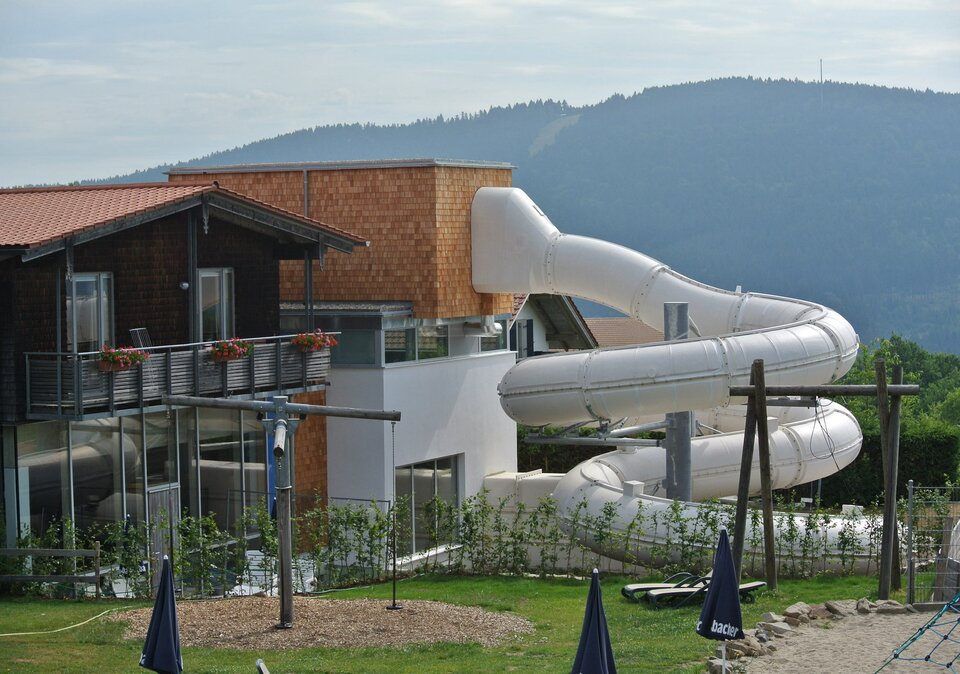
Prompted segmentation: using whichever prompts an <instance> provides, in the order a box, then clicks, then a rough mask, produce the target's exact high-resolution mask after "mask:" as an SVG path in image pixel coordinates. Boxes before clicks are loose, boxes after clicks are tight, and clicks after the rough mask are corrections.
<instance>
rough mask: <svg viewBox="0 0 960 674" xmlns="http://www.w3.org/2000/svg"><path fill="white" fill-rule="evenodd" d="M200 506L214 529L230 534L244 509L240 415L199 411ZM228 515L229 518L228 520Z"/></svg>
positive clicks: (204, 409)
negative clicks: (212, 515)
mask: <svg viewBox="0 0 960 674" xmlns="http://www.w3.org/2000/svg"><path fill="white" fill-rule="evenodd" d="M197 411H198V413H199V417H200V502H201V503H202V504H203V512H204V514H206V513H209V512H212V513H215V516H216V520H217V526H218V527H220V528H221V529H225V530H227V531H233V529H234V527H233V525H234V522H232V521H228V520H229V519H230V518H233V519H236V518H237V517H239V516H240V513H241V511H242V509H243V500H242V497H243V476H242V472H241V469H242V465H243V463H242V462H243V457H242V455H241V445H240V411H239V410H218V409H206V408H200V409H199V410H197ZM228 513H230V515H229V516H228Z"/></svg>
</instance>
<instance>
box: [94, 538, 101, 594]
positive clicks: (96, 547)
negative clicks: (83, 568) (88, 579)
mask: <svg viewBox="0 0 960 674" xmlns="http://www.w3.org/2000/svg"><path fill="white" fill-rule="evenodd" d="M93 581H94V583H95V584H96V587H97V599H100V541H94V542H93Z"/></svg>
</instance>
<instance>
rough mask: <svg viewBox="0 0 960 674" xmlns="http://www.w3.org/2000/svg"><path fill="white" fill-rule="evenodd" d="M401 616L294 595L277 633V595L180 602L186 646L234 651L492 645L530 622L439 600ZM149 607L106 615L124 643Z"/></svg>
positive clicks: (407, 604) (143, 626)
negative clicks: (120, 626) (288, 621)
mask: <svg viewBox="0 0 960 674" xmlns="http://www.w3.org/2000/svg"><path fill="white" fill-rule="evenodd" d="M399 604H400V606H401V607H402V608H401V609H400V610H399V611H388V610H387V608H386V607H387V606H388V605H389V602H387V601H383V600H374V599H358V600H339V599H321V598H311V597H294V598H293V627H292V628H290V629H277V628H276V627H275V626H276V624H277V623H278V622H279V618H280V601H279V599H277V598H276V597H241V598H236V599H217V600H209V601H181V602H179V603H178V604H177V617H178V619H179V621H180V643H181V645H183V646H203V647H207V648H237V649H265V648H266V649H277V650H284V649H296V648H308V647H311V646H338V647H346V648H358V647H363V646H400V645H403V644H412V643H428V642H437V641H443V642H452V643H481V644H483V645H485V646H493V645H496V644H499V643H502V642H504V641H506V640H508V639H511V638H513V637H515V636H516V635H518V634H530V633H532V632H533V625H532V624H531V623H530V621H528V620H526V619H525V618H521V617H519V616H516V615H513V614H511V613H503V612H492V611H485V610H483V609H481V608H478V607H475V606H454V605H452V604H444V603H442V602H436V601H413V600H411V601H403V602H399ZM151 613H152V609H149V608H146V609H136V610H133V611H124V612H122V613H115V614H112V615H111V616H110V618H111V619H113V620H120V621H124V622H127V623H128V625H127V630H126V633H125V636H126V638H128V639H140V640H142V639H143V638H144V637H145V636H146V633H147V626H148V625H149V624H150V615H151Z"/></svg>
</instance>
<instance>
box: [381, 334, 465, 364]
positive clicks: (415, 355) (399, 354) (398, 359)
mask: <svg viewBox="0 0 960 674" xmlns="http://www.w3.org/2000/svg"><path fill="white" fill-rule="evenodd" d="M383 352H384V353H383V360H384V362H385V363H402V362H407V361H411V360H426V359H429V358H443V357H445V356H447V355H449V354H450V338H449V337H448V329H447V326H446V325H431V326H425V327H420V328H407V329H405V330H384V331H383Z"/></svg>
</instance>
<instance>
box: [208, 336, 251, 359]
mask: <svg viewBox="0 0 960 674" xmlns="http://www.w3.org/2000/svg"><path fill="white" fill-rule="evenodd" d="M251 351H253V344H252V343H251V342H248V341H246V340H243V339H240V338H239V337H232V338H231V339H221V340H218V341H216V342H214V343H213V346H212V347H211V348H210V352H211V353H212V354H213V359H214V360H215V361H217V362H218V363H220V362H222V361H225V360H236V359H238V358H245V357H247V356H249V355H250V352H251Z"/></svg>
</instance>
